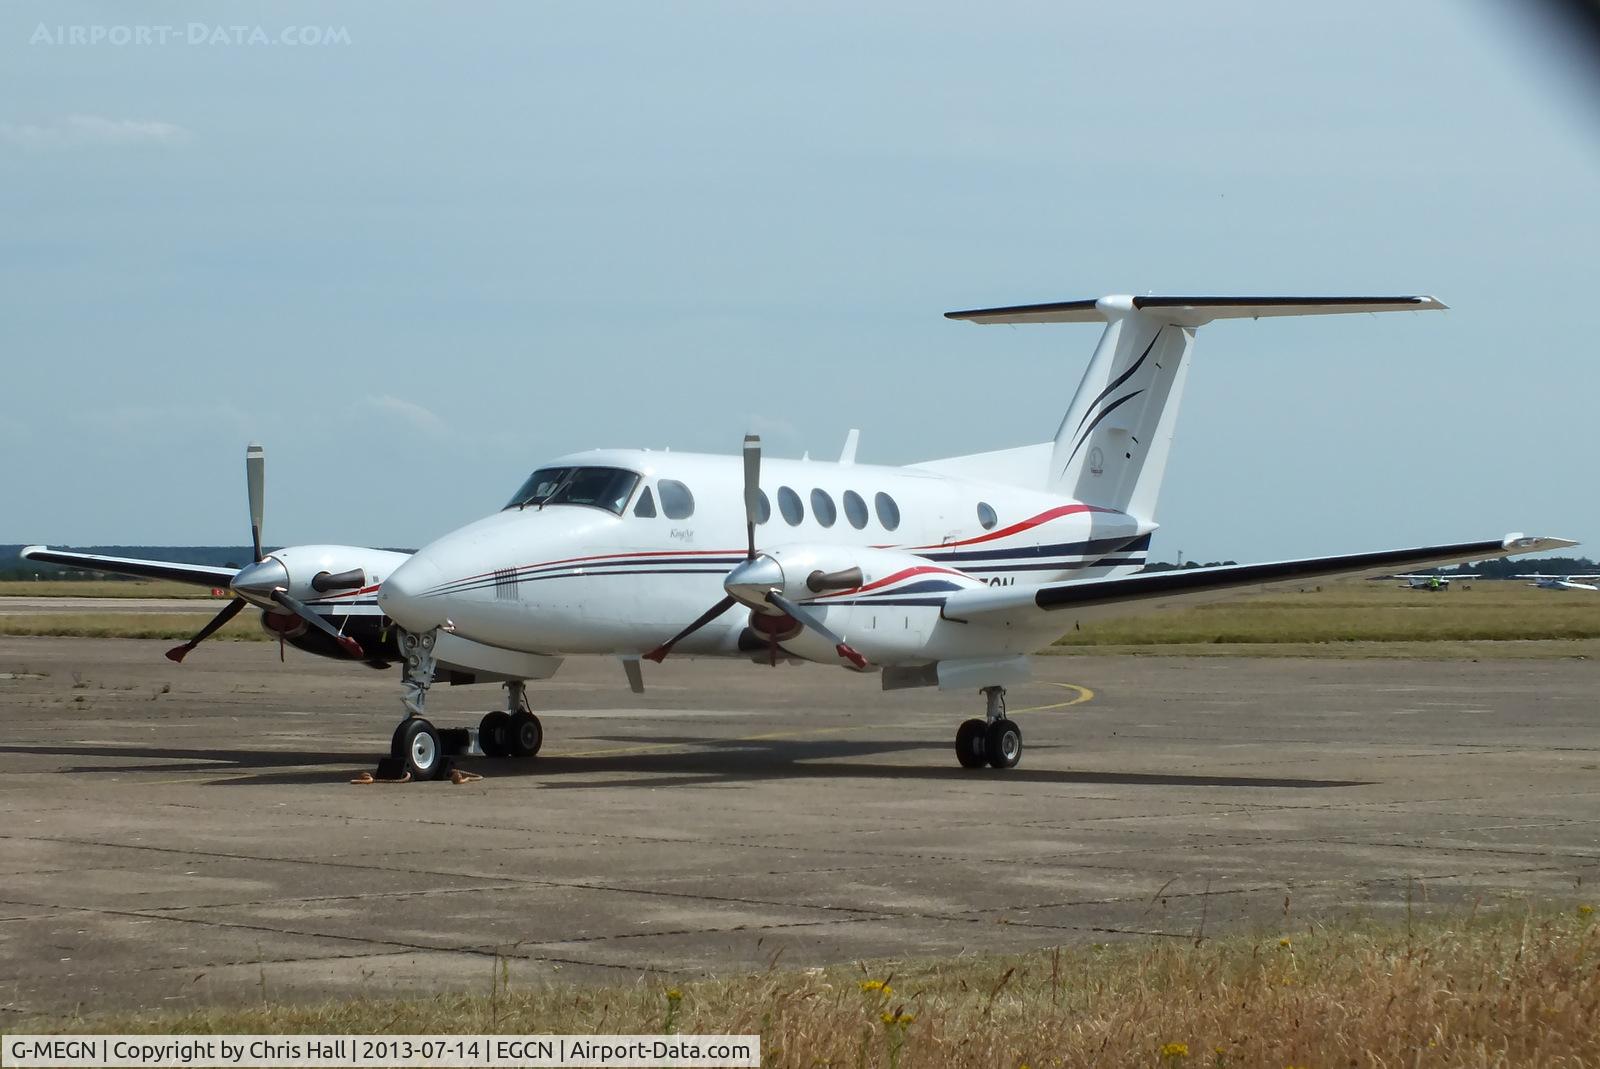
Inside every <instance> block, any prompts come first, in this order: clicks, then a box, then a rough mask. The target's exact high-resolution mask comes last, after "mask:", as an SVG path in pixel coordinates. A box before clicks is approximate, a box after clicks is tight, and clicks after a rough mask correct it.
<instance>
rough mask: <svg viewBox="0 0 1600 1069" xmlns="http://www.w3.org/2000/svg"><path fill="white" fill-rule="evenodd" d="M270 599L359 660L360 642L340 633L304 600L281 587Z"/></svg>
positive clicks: (360, 655)
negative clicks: (297, 598) (299, 599)
mask: <svg viewBox="0 0 1600 1069" xmlns="http://www.w3.org/2000/svg"><path fill="white" fill-rule="evenodd" d="M272 600H273V601H275V602H277V603H278V604H279V605H282V606H283V607H284V608H285V609H288V610H289V611H290V612H292V613H294V614H295V615H296V616H298V617H300V619H302V620H304V621H305V622H306V623H308V624H310V625H311V626H312V627H314V628H316V629H317V630H318V631H321V632H323V633H325V634H326V635H328V637H330V638H332V639H333V640H334V641H335V642H337V643H338V644H339V648H340V649H342V650H344V651H345V652H346V653H348V654H349V655H350V656H352V657H354V658H356V659H358V660H359V659H360V658H361V657H362V656H363V655H364V654H363V651H362V649H361V643H359V642H357V641H356V640H355V639H353V638H351V637H350V636H349V635H341V634H340V633H339V629H338V628H336V627H334V626H333V625H332V624H330V623H329V622H328V621H326V620H324V619H323V618H322V617H320V616H318V615H317V614H316V613H314V612H312V611H311V609H310V607H309V606H307V605H306V603H305V602H303V601H297V600H295V599H294V598H291V597H290V596H289V592H288V591H286V590H284V589H283V588H282V587H279V588H278V589H277V590H274V591H273V592H272Z"/></svg>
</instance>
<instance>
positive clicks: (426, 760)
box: [383, 631, 544, 780]
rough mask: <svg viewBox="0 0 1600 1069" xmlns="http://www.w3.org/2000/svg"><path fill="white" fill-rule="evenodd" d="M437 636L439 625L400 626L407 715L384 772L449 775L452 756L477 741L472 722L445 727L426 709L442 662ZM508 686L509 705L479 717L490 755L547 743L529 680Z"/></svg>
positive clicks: (520, 752) (527, 753) (528, 751)
mask: <svg viewBox="0 0 1600 1069" xmlns="http://www.w3.org/2000/svg"><path fill="white" fill-rule="evenodd" d="M437 638H438V633H437V632H435V631H426V632H423V633H422V634H413V633H412V632H410V631H401V632H400V656H401V659H402V661H403V664H404V668H403V669H402V671H403V676H402V679H401V684H400V686H401V702H402V703H403V704H404V705H405V709H406V715H405V719H404V720H401V721H400V725H399V727H397V728H395V729H394V737H393V738H392V739H391V740H390V742H389V758H388V761H387V764H388V766H389V767H388V768H387V769H386V770H383V771H387V772H388V774H389V775H388V776H386V777H384V778H399V777H400V774H401V773H405V774H408V775H409V776H410V778H411V779H414V780H426V779H443V778H444V777H445V776H446V775H448V773H449V764H450V762H449V758H450V757H451V756H453V755H456V754H461V753H466V752H467V751H468V750H469V749H470V747H471V745H472V735H471V732H470V731H468V730H467V729H466V728H458V729H454V730H450V729H447V730H444V731H440V730H439V729H438V728H436V727H434V726H433V724H432V722H431V721H429V720H428V718H427V717H426V716H424V715H423V712H424V708H425V707H426V705H427V701H428V688H429V687H431V686H432V685H433V675H434V671H435V670H436V669H437V668H438V662H437V660H436V659H435V657H434V652H433V647H434V644H435V642H436V641H437ZM505 687H506V707H505V708H504V709H496V710H494V711H493V712H491V713H489V714H488V715H487V716H485V717H484V718H483V719H482V720H481V721H479V723H478V745H479V747H480V748H481V749H482V750H483V753H484V755H485V756H486V757H532V756H533V755H534V754H536V753H538V752H539V748H540V747H541V746H543V745H544V725H542V724H540V723H539V718H538V717H537V716H534V715H533V710H532V709H530V708H529V707H528V688H527V684H525V683H523V682H522V681H521V680H516V681H513V682H510V683H507V684H506V685H505Z"/></svg>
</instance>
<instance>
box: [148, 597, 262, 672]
mask: <svg viewBox="0 0 1600 1069" xmlns="http://www.w3.org/2000/svg"><path fill="white" fill-rule="evenodd" d="M244 607H245V600H244V599H243V598H234V599H233V600H232V601H230V602H228V604H226V605H224V606H223V607H222V611H221V612H219V613H217V615H215V616H213V617H212V618H211V622H210V623H208V624H206V626H204V627H202V628H201V629H200V633H199V634H197V635H195V636H194V638H191V639H190V640H189V641H188V642H185V643H184V644H183V645H181V646H174V647H172V648H171V649H170V650H168V651H167V660H169V661H174V662H176V663H178V664H182V663H183V659H184V658H185V657H187V656H188V655H189V651H190V650H192V649H194V648H195V647H196V646H198V645H200V643H202V642H204V641H205V640H206V639H208V638H210V637H211V636H212V635H214V634H216V633H217V629H218V628H220V627H221V626H222V625H223V624H226V623H227V622H228V621H229V620H231V619H233V618H234V617H235V616H238V615H239V610H240V609H242V608H244Z"/></svg>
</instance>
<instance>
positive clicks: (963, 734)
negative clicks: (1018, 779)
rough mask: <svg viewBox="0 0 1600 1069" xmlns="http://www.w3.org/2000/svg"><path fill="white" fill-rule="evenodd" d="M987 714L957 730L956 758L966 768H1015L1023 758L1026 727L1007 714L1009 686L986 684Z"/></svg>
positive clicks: (966, 722)
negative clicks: (986, 766)
mask: <svg viewBox="0 0 1600 1069" xmlns="http://www.w3.org/2000/svg"><path fill="white" fill-rule="evenodd" d="M983 696H984V699H985V709H984V714H985V718H984V719H983V720H979V719H977V718H976V717H974V718H973V719H971V720H968V721H965V722H964V723H963V724H962V725H961V727H960V728H958V729H957V730H956V760H957V761H959V762H960V763H961V767H962V768H982V767H983V766H984V765H989V766H991V767H993V768H1015V767H1016V766H1017V762H1019V761H1021V760H1022V729H1021V728H1020V727H1018V726H1017V722H1016V721H1015V720H1012V719H1011V718H1010V717H1008V716H1006V689H1005V688H1004V687H984V688H983Z"/></svg>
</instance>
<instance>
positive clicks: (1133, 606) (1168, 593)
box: [944, 534, 1577, 623]
mask: <svg viewBox="0 0 1600 1069" xmlns="http://www.w3.org/2000/svg"><path fill="white" fill-rule="evenodd" d="M1575 545H1577V543H1576V542H1571V541H1568V540H1567V539H1564V538H1528V537H1525V536H1523V535H1520V534H1513V535H1507V536H1506V537H1505V538H1497V539H1494V540H1492V541H1483V542H1458V543H1455V544H1452V545H1442V546H1421V547H1418V548H1416V549H1391V550H1382V551H1379V552H1376V553H1350V554H1345V555H1343V556H1338V557H1310V558H1307V559H1304V560H1289V561H1276V562H1273V563H1270V564H1226V565H1221V566H1219V567H1215V568H1183V569H1178V570H1176V571H1169V572H1142V573H1140V574H1138V575H1129V576H1122V577H1118V578H1108V579H1082V580H1077V581H1070V580H1069V581H1067V582H1063V583H1051V584H1048V585H1045V586H1037V587H992V588H988V589H974V590H962V591H957V592H956V593H954V594H952V595H950V597H949V599H947V600H946V602H945V606H944V615H945V616H946V617H948V618H950V619H955V620H967V621H972V622H982V623H1008V622H1023V621H1024V620H1026V619H1028V618H1030V617H1035V616H1036V615H1037V614H1038V613H1040V612H1067V613H1069V615H1070V617H1071V618H1074V619H1077V620H1080V621H1087V620H1102V619H1110V618H1113V617H1117V616H1131V615H1135V614H1138V613H1145V612H1152V611H1156V610H1159V609H1165V608H1171V607H1188V606H1191V605H1197V604H1203V603H1205V602H1209V601H1220V600H1222V599H1224V598H1226V597H1229V596H1231V595H1233V594H1236V593H1238V592H1239V591H1241V590H1251V589H1271V588H1273V587H1294V586H1297V585H1300V584H1303V583H1306V582H1310V581H1314V580H1323V579H1344V578H1359V577H1362V576H1371V575H1388V574H1392V573H1393V572H1394V570H1395V569H1396V568H1410V567H1418V566H1428V567H1439V566H1444V565H1448V564H1460V563H1462V562H1465V561H1479V560H1493V559H1496V558H1499V557H1513V556H1517V555H1518V554H1522V553H1544V552H1547V551H1549V550H1552V549H1565V548H1567V547H1569V546H1575Z"/></svg>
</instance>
